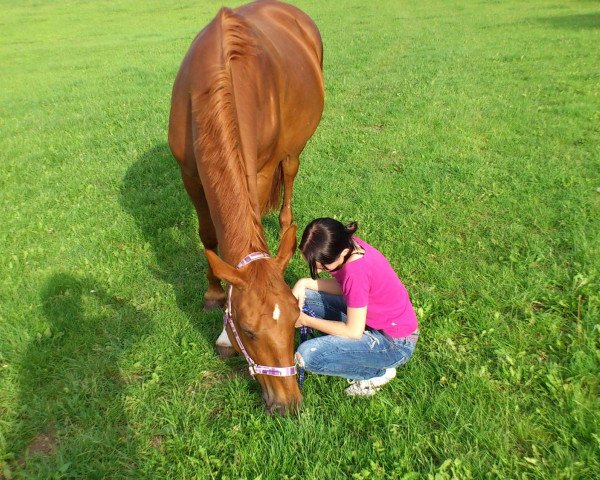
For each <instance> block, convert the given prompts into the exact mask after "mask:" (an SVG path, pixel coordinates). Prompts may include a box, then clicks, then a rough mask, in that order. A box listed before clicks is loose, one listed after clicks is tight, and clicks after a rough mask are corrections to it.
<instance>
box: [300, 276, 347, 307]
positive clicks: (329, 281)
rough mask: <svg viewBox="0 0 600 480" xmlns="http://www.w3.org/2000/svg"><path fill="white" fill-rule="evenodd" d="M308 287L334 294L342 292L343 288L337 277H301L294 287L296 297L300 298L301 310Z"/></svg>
mask: <svg viewBox="0 0 600 480" xmlns="http://www.w3.org/2000/svg"><path fill="white" fill-rule="evenodd" d="M307 288H308V289H309V290H317V291H319V292H325V293H332V294H333V295H341V294H342V289H341V288H340V286H339V285H338V283H337V281H336V280H335V278H317V279H316V280H313V279H312V278H301V279H300V280H298V281H297V282H296V285H294V288H292V293H293V294H294V297H296V298H297V299H298V307H300V310H302V307H303V306H304V297H305V296H306V293H305V292H306V289H307Z"/></svg>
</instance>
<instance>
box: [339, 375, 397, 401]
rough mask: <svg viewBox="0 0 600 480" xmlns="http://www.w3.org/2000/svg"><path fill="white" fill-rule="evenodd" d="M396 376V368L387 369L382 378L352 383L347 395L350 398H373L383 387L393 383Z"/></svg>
mask: <svg viewBox="0 0 600 480" xmlns="http://www.w3.org/2000/svg"><path fill="white" fill-rule="evenodd" d="M395 376H396V369H395V368H386V369H385V373H384V374H383V375H381V376H380V377H373V378H369V379H367V380H353V381H350V384H351V385H350V386H349V387H348V388H347V389H346V394H347V395H350V396H353V397H354V396H360V397H372V396H373V395H375V394H376V393H377V392H378V391H379V390H380V389H381V387H382V386H383V385H385V384H386V383H388V382H390V381H392V380H393V379H394V377H395Z"/></svg>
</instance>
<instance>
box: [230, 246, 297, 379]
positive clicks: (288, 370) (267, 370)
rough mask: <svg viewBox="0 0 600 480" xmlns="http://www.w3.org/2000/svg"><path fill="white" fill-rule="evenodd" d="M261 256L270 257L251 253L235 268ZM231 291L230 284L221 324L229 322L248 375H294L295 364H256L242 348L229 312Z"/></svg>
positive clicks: (261, 253) (260, 253)
mask: <svg viewBox="0 0 600 480" xmlns="http://www.w3.org/2000/svg"><path fill="white" fill-rule="evenodd" d="M261 258H270V256H269V255H268V254H266V253H263V252H254V253H251V254H250V255H248V256H247V257H245V258H244V259H243V260H242V261H241V262H240V263H238V265H237V266H236V267H235V268H237V269H240V268H242V267H243V266H244V265H247V264H249V263H251V262H253V261H255V260H260V259H261ZM231 292H233V285H231V284H230V285H229V289H228V291H227V308H226V309H225V313H224V314H223V324H224V326H225V327H226V326H227V325H228V324H229V327H230V328H231V331H232V333H233V336H234V338H235V340H236V342H237V344H238V346H239V347H240V350H241V351H242V353H243V354H244V357H246V361H247V362H248V365H249V370H250V375H252V378H254V376H255V375H257V374H261V375H272V376H275V377H290V376H292V375H296V365H293V366H291V367H267V366H265V365H258V364H257V363H256V362H255V361H254V360H252V358H251V357H250V355H248V352H247V351H246V349H245V348H244V344H243V343H242V340H241V339H240V336H239V335H238V332H237V330H236V328H235V325H234V323H233V316H232V313H231Z"/></svg>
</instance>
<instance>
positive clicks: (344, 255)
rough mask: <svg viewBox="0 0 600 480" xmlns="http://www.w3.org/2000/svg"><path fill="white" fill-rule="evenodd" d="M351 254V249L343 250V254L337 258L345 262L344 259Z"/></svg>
mask: <svg viewBox="0 0 600 480" xmlns="http://www.w3.org/2000/svg"><path fill="white" fill-rule="evenodd" d="M349 253H350V249H349V248H344V249H343V250H342V253H340V256H339V257H338V258H337V259H338V260H344V258H346V256H347V255H348V254H349Z"/></svg>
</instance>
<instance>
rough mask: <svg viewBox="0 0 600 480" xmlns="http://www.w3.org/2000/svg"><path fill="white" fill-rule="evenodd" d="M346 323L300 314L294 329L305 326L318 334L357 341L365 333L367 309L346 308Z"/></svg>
mask: <svg viewBox="0 0 600 480" xmlns="http://www.w3.org/2000/svg"><path fill="white" fill-rule="evenodd" d="M347 316H348V321H347V322H346V323H344V322H336V321H334V320H322V319H320V318H313V317H311V316H309V315H306V314H305V313H304V312H300V317H298V320H297V321H296V327H301V326H303V325H304V326H306V327H310V328H315V329H317V330H319V331H320V332H323V333H327V334H329V335H336V336H338V337H345V338H352V339H355V340H358V339H359V338H361V337H362V335H363V333H364V331H365V325H366V322H367V307H361V308H351V307H348V311H347Z"/></svg>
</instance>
